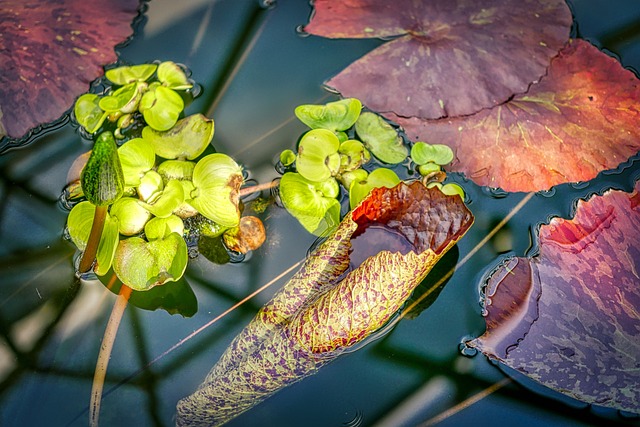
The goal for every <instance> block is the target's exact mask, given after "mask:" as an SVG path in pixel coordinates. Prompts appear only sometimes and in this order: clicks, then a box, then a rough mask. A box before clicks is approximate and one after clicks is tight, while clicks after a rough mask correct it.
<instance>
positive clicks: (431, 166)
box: [418, 162, 441, 176]
mask: <svg viewBox="0 0 640 427" xmlns="http://www.w3.org/2000/svg"><path fill="white" fill-rule="evenodd" d="M439 170H441V168H440V166H439V165H436V164H435V163H431V162H429V163H425V164H423V165H420V166H418V172H420V175H422V176H427V175H429V174H430V173H432V172H438V171H439Z"/></svg>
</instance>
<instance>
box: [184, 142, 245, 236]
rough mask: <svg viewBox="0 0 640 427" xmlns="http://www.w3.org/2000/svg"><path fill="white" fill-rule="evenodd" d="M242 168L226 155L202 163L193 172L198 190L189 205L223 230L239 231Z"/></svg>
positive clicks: (192, 194)
mask: <svg viewBox="0 0 640 427" xmlns="http://www.w3.org/2000/svg"><path fill="white" fill-rule="evenodd" d="M242 182H243V177H242V168H241V167H240V166H238V164H237V163H236V162H235V161H234V160H233V159H232V158H231V157H229V156H227V155H226V154H222V153H215V154H209V155H208V156H205V157H203V158H202V159H200V161H199V162H198V164H196V167H195V168H194V170H193V185H194V187H195V188H194V190H193V191H192V193H191V198H190V199H189V198H188V196H187V198H188V200H187V202H188V203H189V204H190V205H191V206H193V207H194V208H196V210H197V211H198V212H200V213H201V214H202V215H204V216H205V217H207V218H209V219H210V220H211V221H214V222H216V223H217V224H219V225H221V226H223V227H235V226H236V225H238V222H239V221H240V210H239V209H238V202H239V191H240V187H241V186H242Z"/></svg>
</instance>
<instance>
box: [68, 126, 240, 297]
mask: <svg viewBox="0 0 640 427" xmlns="http://www.w3.org/2000/svg"><path fill="white" fill-rule="evenodd" d="M183 120H184V121H187V122H189V123H191V122H195V123H197V126H196V125H194V126H181V125H176V126H175V127H176V128H178V129H179V130H177V131H175V132H174V131H173V129H172V130H168V131H165V132H160V133H157V132H155V131H154V132H152V133H149V134H147V133H145V132H143V137H142V138H134V139H131V140H129V141H127V142H125V143H124V144H123V145H122V146H120V147H119V148H118V149H117V156H118V157H119V159H120V163H121V164H122V170H123V174H124V182H125V188H124V194H126V195H125V196H124V197H121V198H119V199H118V200H116V201H115V202H112V203H111V205H110V206H109V211H108V217H107V221H106V230H107V232H105V233H103V237H102V239H101V242H100V246H99V249H98V256H97V259H98V263H97V268H96V273H97V274H98V275H101V273H105V272H107V271H108V270H109V269H110V268H111V267H112V266H113V270H114V271H115V273H116V274H117V276H118V278H119V279H120V280H121V281H122V282H123V283H126V284H127V285H128V286H129V287H131V288H132V289H134V290H138V291H141V290H147V289H151V288H153V287H154V286H158V285H162V284H164V283H167V282H170V281H177V280H179V279H180V278H181V277H182V275H183V274H184V271H185V268H186V266H187V261H188V257H187V252H188V251H187V245H186V243H185V240H184V238H183V233H184V229H185V227H184V223H183V220H184V219H186V218H188V217H191V216H194V215H202V216H204V217H205V218H207V219H208V220H209V221H211V222H213V223H215V224H216V225H217V227H218V230H219V231H220V233H222V232H224V231H225V230H226V229H228V228H231V227H234V226H236V225H237V224H238V223H239V221H240V210H239V208H238V202H239V199H238V192H239V189H240V186H241V185H242V182H243V175H242V168H241V167H240V166H239V165H238V164H237V163H236V162H235V161H234V160H233V159H232V158H231V157H229V156H227V155H226V154H221V153H215V154H209V155H206V156H203V157H202V158H200V159H199V160H198V161H197V162H196V161H192V160H188V159H186V158H184V157H182V156H183V155H186V156H187V157H188V158H195V157H197V156H196V153H201V152H202V149H201V148H202V147H200V145H202V143H203V142H206V144H207V145H208V144H209V140H210V139H211V137H212V136H213V133H212V131H211V132H210V131H209V130H207V132H205V136H202V135H200V134H198V133H194V131H193V128H194V127H195V128H198V129H209V127H208V126H206V123H211V129H212V126H213V122H212V121H211V120H209V119H206V118H205V117H204V116H201V115H196V116H190V117H187V118H185V119H183ZM179 135H182V138H180V137H179ZM194 135H200V137H196V136H194ZM188 141H190V142H191V144H192V145H189V143H188ZM185 146H189V150H186V151H187V152H188V153H185V149H184V147H185ZM194 146H195V147H196V148H193V147H194ZM176 147H177V148H176ZM160 154H162V155H163V156H165V157H174V158H171V159H167V160H165V159H163V158H162V157H160ZM170 154H171V155H170ZM83 189H84V186H83ZM93 205H94V204H93V203H89V202H82V203H79V204H77V205H76V206H75V207H74V208H73V209H72V210H71V212H70V214H69V220H68V228H69V234H70V236H71V239H72V240H73V242H74V243H75V244H76V246H78V248H79V249H83V248H84V245H85V244H86V240H87V238H88V235H89V230H90V228H91V220H92V218H93V213H94V211H95V207H94V206H93ZM114 230H115V231H114ZM114 235H115V238H114Z"/></svg>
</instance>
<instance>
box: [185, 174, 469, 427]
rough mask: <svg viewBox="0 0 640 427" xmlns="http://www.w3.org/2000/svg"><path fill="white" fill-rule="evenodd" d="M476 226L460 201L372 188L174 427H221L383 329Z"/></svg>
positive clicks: (421, 190)
mask: <svg viewBox="0 0 640 427" xmlns="http://www.w3.org/2000/svg"><path fill="white" fill-rule="evenodd" d="M472 223H473V215H472V214H471V212H470V211H469V210H468V209H467V207H466V206H465V205H464V203H463V201H462V199H461V198H460V197H458V196H446V195H444V194H443V193H442V192H440V190H438V189H436V188H431V189H428V188H426V187H425V186H424V185H423V184H422V183H420V182H415V183H413V184H411V185H406V184H404V183H400V184H398V185H397V186H396V187H394V188H384V187H383V188H377V189H374V190H372V191H371V193H370V194H369V196H368V197H367V198H366V199H364V200H363V201H362V203H361V204H360V205H359V206H358V207H357V208H355V209H354V210H353V211H351V212H350V213H349V214H347V216H346V217H345V218H344V219H343V221H342V222H341V223H340V225H339V226H338V228H337V229H336V230H335V231H334V232H333V233H332V234H331V236H329V238H328V239H327V240H325V241H324V242H323V243H321V244H320V245H319V246H318V248H317V249H316V250H315V251H314V252H313V253H312V254H311V255H310V256H309V258H307V260H306V261H305V263H304V265H303V266H302V268H301V269H300V270H299V271H298V272H297V273H296V274H295V275H294V276H293V277H292V278H291V280H290V281H289V282H288V283H287V284H286V285H284V286H283V287H282V289H281V290H280V291H278V293H276V295H275V296H274V297H273V299H272V300H271V301H269V302H268V303H267V304H266V305H265V306H264V307H263V308H262V309H261V310H260V311H259V312H258V314H257V316H256V317H255V318H254V319H253V320H252V321H251V323H250V324H249V325H248V326H247V327H246V328H245V329H244V330H243V331H242V332H240V334H239V335H238V336H237V337H236V338H235V340H234V341H233V342H232V343H231V345H230V346H229V348H228V349H227V350H226V351H225V353H224V354H223V355H222V357H221V358H220V360H219V361H218V362H217V364H216V365H215V366H214V367H213V369H212V370H211V372H210V373H209V375H208V376H207V378H206V379H205V381H204V383H203V384H202V385H201V386H200V387H198V389H197V390H196V391H195V392H194V393H193V394H192V395H191V396H188V397H186V398H184V399H182V400H180V402H178V416H177V425H178V426H196V425H198V426H200V425H209V426H214V425H222V424H224V423H225V422H227V421H229V420H230V419H232V418H234V417H235V416H237V415H238V414H240V413H242V412H244V411H246V410H248V409H250V408H251V407H253V406H254V405H256V404H258V403H260V402H261V401H262V400H264V399H266V398H267V397H269V396H270V395H272V394H273V393H275V392H277V391H278V390H280V389H281V388H283V387H285V386H287V385H290V384H293V383H294V382H296V381H298V380H300V379H302V378H304V377H306V376H308V375H311V374H313V373H314V372H316V371H317V370H318V369H320V368H321V367H322V366H324V365H325V364H327V363H329V362H330V361H332V360H334V359H335V358H336V357H338V356H339V355H340V354H341V353H342V352H343V351H344V350H345V349H349V348H353V346H354V345H356V344H357V343H359V342H361V341H362V340H364V339H366V338H367V337H368V336H370V335H371V334H372V333H373V332H374V331H376V330H378V329H379V328H381V327H382V326H383V325H384V324H385V323H387V322H388V321H389V319H390V318H391V317H392V316H393V315H394V313H396V312H397V311H398V309H400V307H402V305H403V304H404V302H405V301H406V300H407V299H408V298H409V297H410V295H411V293H412V292H413V290H414V289H415V287H416V286H418V285H419V284H420V282H421V281H422V279H424V277H425V276H426V275H427V273H428V272H429V271H430V270H431V268H432V267H433V266H434V265H435V264H436V262H437V261H438V259H440V258H441V257H442V256H443V255H444V254H445V253H446V252H447V251H448V250H449V249H450V248H451V247H453V246H454V245H455V244H456V242H457V241H458V240H459V239H460V238H461V237H462V236H463V235H464V234H465V233H466V231H467V230H468V229H469V227H471V224H472Z"/></svg>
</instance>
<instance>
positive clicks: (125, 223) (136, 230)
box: [109, 197, 151, 236]
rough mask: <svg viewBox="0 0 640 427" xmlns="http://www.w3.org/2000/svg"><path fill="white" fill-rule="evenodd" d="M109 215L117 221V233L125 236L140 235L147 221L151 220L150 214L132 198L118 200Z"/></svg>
mask: <svg viewBox="0 0 640 427" xmlns="http://www.w3.org/2000/svg"><path fill="white" fill-rule="evenodd" d="M109 213H110V214H111V216H112V217H113V218H115V219H117V224H118V231H119V232H120V234H124V235H125V236H133V235H136V234H140V233H141V232H142V230H144V227H145V224H146V223H147V221H149V219H151V213H150V212H149V211H148V210H147V209H145V208H144V207H143V206H142V205H141V203H140V201H139V200H138V199H135V198H133V197H122V198H120V199H118V200H117V201H116V202H115V203H114V204H113V205H112V206H111V209H110V211H109Z"/></svg>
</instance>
